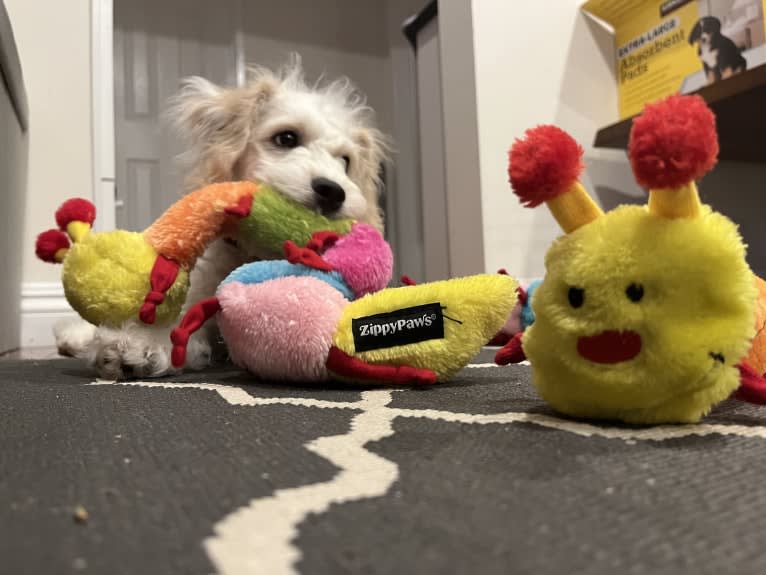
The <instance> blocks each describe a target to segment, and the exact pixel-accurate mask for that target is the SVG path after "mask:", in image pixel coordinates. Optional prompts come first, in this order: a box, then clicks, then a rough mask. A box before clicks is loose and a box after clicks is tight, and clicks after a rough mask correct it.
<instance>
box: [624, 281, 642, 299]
mask: <svg viewBox="0 0 766 575" xmlns="http://www.w3.org/2000/svg"><path fill="white" fill-rule="evenodd" d="M625 295H626V296H628V299H629V300H630V301H632V302H633V303H638V302H640V301H641V299H642V298H643V297H644V286H642V285H641V284H630V285H629V286H628V287H627V288H626V289H625Z"/></svg>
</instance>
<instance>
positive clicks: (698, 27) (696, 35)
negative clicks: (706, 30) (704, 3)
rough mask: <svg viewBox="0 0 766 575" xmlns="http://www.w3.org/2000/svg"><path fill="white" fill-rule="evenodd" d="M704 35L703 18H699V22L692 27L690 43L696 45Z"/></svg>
mask: <svg viewBox="0 0 766 575" xmlns="http://www.w3.org/2000/svg"><path fill="white" fill-rule="evenodd" d="M701 36H702V19H699V20H697V23H696V24H695V25H694V28H692V33H691V34H689V44H691V45H694V44H696V43H697V42H699V39H700V37H701Z"/></svg>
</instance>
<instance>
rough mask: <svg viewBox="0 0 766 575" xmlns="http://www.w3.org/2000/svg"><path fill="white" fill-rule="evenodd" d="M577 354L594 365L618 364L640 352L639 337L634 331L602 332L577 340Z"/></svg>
mask: <svg viewBox="0 0 766 575" xmlns="http://www.w3.org/2000/svg"><path fill="white" fill-rule="evenodd" d="M577 352H578V353H579V354H580V355H581V356H583V357H584V358H585V359H587V360H590V361H592V362H595V363H620V362H623V361H628V360H630V359H633V358H634V357H636V356H637V355H638V354H639V353H640V352H641V336H640V335H638V334H637V333H636V332H634V331H613V330H612V331H602V332H601V333H599V334H597V335H591V336H587V337H585V336H583V337H580V338H578V339H577Z"/></svg>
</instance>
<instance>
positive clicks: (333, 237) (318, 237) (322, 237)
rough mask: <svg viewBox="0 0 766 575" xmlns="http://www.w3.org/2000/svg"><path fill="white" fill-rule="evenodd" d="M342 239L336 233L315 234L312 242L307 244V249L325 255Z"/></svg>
mask: <svg viewBox="0 0 766 575" xmlns="http://www.w3.org/2000/svg"><path fill="white" fill-rule="evenodd" d="M339 239H340V236H339V235H338V234H336V233H335V232H315V233H314V235H312V236H311V240H309V243H307V244H306V247H307V248H308V249H310V250H313V251H315V252H316V253H318V254H321V253H323V252H324V251H325V250H326V249H328V248H330V247H332V246H333V245H335V242H337V241H338V240H339Z"/></svg>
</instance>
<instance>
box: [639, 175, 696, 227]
mask: <svg viewBox="0 0 766 575" xmlns="http://www.w3.org/2000/svg"><path fill="white" fill-rule="evenodd" d="M649 211H650V212H652V213H653V214H657V215H658V216H663V217H666V218H670V219H675V218H696V217H698V216H699V215H700V213H701V211H702V202H700V197H699V193H698V192H697V185H696V184H695V183H694V182H691V183H689V184H687V185H685V186H682V187H680V188H678V189H677V190H662V189H659V190H650V191H649Z"/></svg>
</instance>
